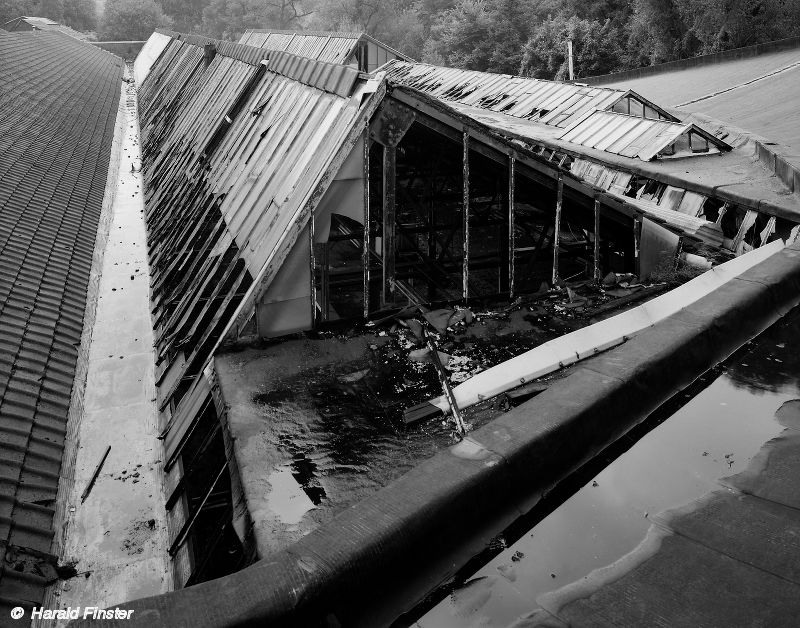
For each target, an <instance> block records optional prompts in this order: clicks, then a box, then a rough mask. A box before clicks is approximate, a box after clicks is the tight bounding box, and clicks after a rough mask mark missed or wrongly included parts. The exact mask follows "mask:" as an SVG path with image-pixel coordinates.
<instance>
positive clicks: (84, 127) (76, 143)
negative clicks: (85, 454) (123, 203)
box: [0, 31, 122, 617]
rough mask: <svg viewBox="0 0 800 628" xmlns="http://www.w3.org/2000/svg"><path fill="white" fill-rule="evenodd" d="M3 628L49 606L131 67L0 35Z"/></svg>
mask: <svg viewBox="0 0 800 628" xmlns="http://www.w3.org/2000/svg"><path fill="white" fill-rule="evenodd" d="M0 58H2V60H3V62H2V63H0V85H2V89H0V111H2V115H0V616H2V617H7V616H8V615H7V612H8V611H7V610H5V605H6V604H12V605H15V604H13V603H14V602H18V603H23V602H24V603H25V604H28V605H29V604H30V603H32V602H34V603H37V604H40V603H41V594H42V586H43V583H44V582H43V581H44V578H43V577H41V576H39V575H36V574H32V573H29V571H30V570H28V569H23V571H22V572H19V571H17V570H16V569H15V566H16V560H15V559H14V558H13V557H14V556H15V555H16V554H17V550H16V548H23V549H27V550H33V551H37V552H43V553H45V554H46V553H48V552H49V551H50V546H51V542H52V539H53V530H52V519H53V513H54V502H55V497H56V491H57V489H58V482H59V473H60V470H61V461H62V454H63V451H64V442H65V437H66V428H67V416H68V411H69V407H70V397H71V394H72V388H73V380H74V378H75V372H76V363H77V360H78V352H79V348H80V344H81V333H82V330H83V322H84V310H85V308H86V304H87V290H88V287H89V280H90V270H91V267H92V259H93V255H94V247H95V236H96V233H97V229H98V223H99V220H100V214H101V208H102V204H103V197H104V191H105V186H106V178H107V174H108V168H109V160H110V157H111V146H112V140H113V136H114V128H115V121H116V115H117V110H118V107H119V103H120V85H121V77H122V60H121V59H118V58H117V57H114V56H113V55H110V54H109V53H107V52H105V51H103V50H101V49H99V48H96V47H95V46H92V45H89V44H85V43H82V42H80V41H78V40H76V39H73V38H70V37H67V36H65V35H62V34H60V33H49V32H42V33H38V34H36V35H32V34H31V33H6V32H1V31H0Z"/></svg>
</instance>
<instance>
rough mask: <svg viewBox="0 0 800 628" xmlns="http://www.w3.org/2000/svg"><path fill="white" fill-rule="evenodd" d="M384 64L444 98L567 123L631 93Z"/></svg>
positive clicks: (391, 74) (392, 76)
mask: <svg viewBox="0 0 800 628" xmlns="http://www.w3.org/2000/svg"><path fill="white" fill-rule="evenodd" d="M385 70H386V73H387V78H388V80H389V81H390V83H395V84H398V85H404V86H406V87H411V88H413V89H416V90H419V91H422V92H425V93H427V94H430V95H432V96H434V97H436V98H437V99H440V100H445V101H455V102H458V103H460V104H463V105H469V106H473V107H479V108H482V109H487V110H490V111H494V112H497V113H503V114H505V115H508V116H513V117H515V118H522V119H524V120H534V121H538V122H542V123H544V124H548V125H551V126H556V127H563V128H566V127H567V126H569V125H571V124H572V123H573V122H575V121H576V120H577V119H579V118H580V117H581V116H582V115H584V114H585V113H586V112H588V111H593V110H594V109H610V108H611V107H613V106H614V104H615V103H616V102H617V101H619V100H620V99H622V98H624V97H625V96H626V95H627V94H628V92H626V91H623V90H617V89H609V88H603V87H586V86H582V85H575V84H572V83H560V82H556V81H543V80H539V79H533V78H525V77H520V76H510V75H507V74H490V73H488V72H474V71H471V70H459V69H455V68H444V67H439V66H434V65H428V64H423V63H409V62H406V61H390V62H389V63H388V64H387V65H386V66H385Z"/></svg>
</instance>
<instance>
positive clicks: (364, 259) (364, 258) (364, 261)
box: [361, 127, 370, 318]
mask: <svg viewBox="0 0 800 628" xmlns="http://www.w3.org/2000/svg"><path fill="white" fill-rule="evenodd" d="M363 142H364V155H363V156H364V170H363V176H364V245H363V247H362V249H361V265H362V266H363V269H364V318H367V317H368V316H369V258H370V255H369V247H370V211H369V127H367V128H365V129H364V135H363Z"/></svg>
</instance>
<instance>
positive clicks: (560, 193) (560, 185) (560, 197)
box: [552, 174, 564, 288]
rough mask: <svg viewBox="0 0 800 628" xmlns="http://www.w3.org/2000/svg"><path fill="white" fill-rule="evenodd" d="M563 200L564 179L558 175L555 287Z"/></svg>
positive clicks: (554, 254)
mask: <svg viewBox="0 0 800 628" xmlns="http://www.w3.org/2000/svg"><path fill="white" fill-rule="evenodd" d="M563 201H564V179H563V177H562V176H561V174H559V175H558V192H557V195H556V222H555V226H554V227H553V282H552V283H553V287H554V288H555V287H556V286H557V285H558V284H559V282H560V281H561V278H560V277H559V275H558V253H559V251H558V247H559V241H560V240H561V205H562V203H563Z"/></svg>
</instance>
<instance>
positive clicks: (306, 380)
mask: <svg viewBox="0 0 800 628" xmlns="http://www.w3.org/2000/svg"><path fill="white" fill-rule="evenodd" d="M500 325H506V324H505V323H501V324H500ZM523 325H524V326H525V327H529V324H528V323H525V322H524V321H523ZM496 326H498V324H497V323H495V322H494V321H490V322H489V323H488V324H487V325H485V326H476V329H477V330H479V331H480V332H489V333H487V334H486V335H485V336H484V335H483V334H480V335H476V334H473V333H469V334H467V333H465V334H462V335H460V336H459V337H458V338H457V339H453V340H448V341H447V343H446V344H447V347H446V348H445V347H443V349H445V350H447V351H449V352H450V354H451V355H453V356H456V357H460V356H465V357H466V356H468V357H469V360H468V363H467V360H464V364H463V365H459V367H458V368H463V370H464V371H469V370H473V369H475V368H479V369H482V368H488V367H490V366H494V365H495V364H498V363H500V362H502V361H504V360H507V359H509V358H511V357H513V356H515V355H519V354H520V353H522V352H524V351H527V350H528V349H530V348H531V347H532V346H536V345H538V344H540V342H542V340H541V339H540V338H538V337H537V334H530V333H529V334H527V335H526V334H523V333H521V332H519V331H518V330H517V329H514V328H512V329H511V330H509V333H505V334H503V335H501V336H495V335H493V334H492V333H491V332H493V331H494V330H495V327H496ZM407 336H408V334H407V333H406V332H401V333H400V334H399V335H398V336H396V337H393V338H392V339H391V341H390V342H388V343H386V344H384V345H382V346H375V348H374V349H373V350H372V351H371V355H369V356H367V357H365V358H364V359H360V360H350V361H336V360H332V361H331V362H330V363H328V364H324V365H322V366H317V367H313V368H305V369H302V370H301V371H300V372H296V374H295V375H292V376H289V377H285V378H283V379H281V380H280V381H273V382H270V385H269V389H268V390H262V391H261V392H259V393H257V394H254V395H253V396H252V400H253V402H254V403H255V405H256V407H257V408H260V413H262V414H263V415H264V416H265V417H267V418H268V421H269V424H270V426H271V429H272V430H274V444H275V446H276V447H277V450H278V451H279V453H280V456H281V458H282V461H281V462H280V463H279V464H278V466H276V468H275V470H274V471H273V475H272V476H271V478H270V484H271V486H272V491H273V493H274V492H276V491H277V494H275V495H270V497H269V508H270V510H272V511H273V512H275V513H276V515H277V516H278V517H279V518H280V520H281V521H283V522H285V523H290V522H291V523H297V522H299V519H302V517H303V514H302V513H300V510H301V509H300V508H299V507H297V508H296V507H295V505H294V504H293V503H292V502H291V501H290V500H289V499H288V498H287V496H286V495H287V494H288V495H291V496H294V497H296V495H297V493H298V492H300V493H304V495H305V497H306V499H305V500H304V501H302V503H303V504H305V507H306V508H305V510H304V511H303V512H309V511H310V510H313V509H314V508H315V507H316V508H317V509H333V510H338V509H340V508H343V507H346V506H348V505H350V504H352V503H355V502H356V501H358V500H360V499H362V498H363V497H365V496H366V495H368V494H369V493H372V492H374V491H375V490H377V489H379V488H381V487H383V486H386V485H387V484H389V483H390V482H391V481H392V480H394V479H396V478H397V477H399V476H400V475H402V474H403V473H406V472H407V471H409V470H410V469H411V468H412V467H413V466H414V465H415V464H417V463H419V462H421V461H422V460H425V459H427V458H429V457H431V456H432V455H433V454H435V453H436V452H437V451H438V450H440V449H442V448H444V447H449V446H450V445H452V444H453V443H454V442H455V441H454V437H453V426H452V424H451V423H450V422H445V423H443V422H442V418H441V417H440V418H438V419H432V420H429V421H425V422H422V423H419V424H415V425H406V424H405V423H404V422H403V420H402V416H403V412H404V410H405V409H406V408H408V407H410V406H413V405H415V404H417V403H419V402H421V401H424V400H426V399H430V398H431V397H435V396H437V395H439V394H440V393H441V388H440V384H439V379H438V377H437V375H436V371H435V370H434V367H433V365H432V364H430V363H422V362H413V361H410V360H409V359H408V357H407V355H408V352H409V350H410V349H411V345H412V343H411V342H410V340H409V338H408V337H407ZM443 344H444V343H443ZM457 370H458V369H456V368H454V369H453V371H452V372H453V373H455V372H457ZM492 416H494V415H493V413H491V412H486V411H484V410H482V409H481V408H477V409H475V410H474V411H470V412H467V418H468V419H469V421H470V423H472V424H473V425H474V426H479V425H482V424H484V423H486V422H487V421H488V420H490V419H491V418H492ZM288 482H294V484H295V486H294V487H292V490H291V491H290V490H289V487H288V486H287V485H286V483H288ZM297 503H299V502H297ZM284 510H285V511H286V512H284ZM298 513H300V514H298ZM313 516H314V517H315V518H316V519H322V518H324V515H322V514H321V513H320V512H315V513H313ZM298 518H299V519H298Z"/></svg>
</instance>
